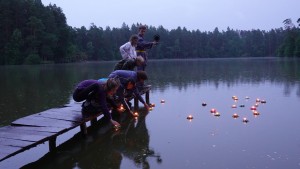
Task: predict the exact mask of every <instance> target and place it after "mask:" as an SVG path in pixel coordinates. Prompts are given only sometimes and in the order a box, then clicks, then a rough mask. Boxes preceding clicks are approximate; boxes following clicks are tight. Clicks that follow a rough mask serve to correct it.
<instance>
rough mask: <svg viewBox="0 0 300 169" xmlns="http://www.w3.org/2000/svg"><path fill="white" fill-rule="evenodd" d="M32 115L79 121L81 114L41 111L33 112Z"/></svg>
mask: <svg viewBox="0 0 300 169" xmlns="http://www.w3.org/2000/svg"><path fill="white" fill-rule="evenodd" d="M34 116H40V117H46V118H51V119H57V120H67V121H73V122H81V121H82V120H83V119H82V115H81V113H80V114H77V113H76V114H75V113H73V114H69V115H66V114H61V113H60V112H59V113H58V112H43V113H38V114H35V115H34Z"/></svg>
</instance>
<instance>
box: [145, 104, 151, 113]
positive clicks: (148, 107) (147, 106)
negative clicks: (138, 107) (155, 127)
mask: <svg viewBox="0 0 300 169" xmlns="http://www.w3.org/2000/svg"><path fill="white" fill-rule="evenodd" d="M144 107H145V108H146V109H147V110H148V111H149V110H150V106H149V105H148V104H147V103H145V104H144Z"/></svg>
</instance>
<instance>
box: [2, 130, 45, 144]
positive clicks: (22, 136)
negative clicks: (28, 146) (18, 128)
mask: <svg viewBox="0 0 300 169" xmlns="http://www.w3.org/2000/svg"><path fill="white" fill-rule="evenodd" d="M0 138H10V139H15V140H24V141H32V142H35V141H41V140H43V139H45V138H47V136H38V135H32V134H22V133H10V132H0Z"/></svg>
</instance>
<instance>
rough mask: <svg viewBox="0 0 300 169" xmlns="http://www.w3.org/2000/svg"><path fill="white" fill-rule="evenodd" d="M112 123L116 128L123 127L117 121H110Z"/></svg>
mask: <svg viewBox="0 0 300 169" xmlns="http://www.w3.org/2000/svg"><path fill="white" fill-rule="evenodd" d="M110 122H111V123H112V124H113V125H114V126H115V127H121V125H120V123H118V122H117V121H115V120H113V119H110Z"/></svg>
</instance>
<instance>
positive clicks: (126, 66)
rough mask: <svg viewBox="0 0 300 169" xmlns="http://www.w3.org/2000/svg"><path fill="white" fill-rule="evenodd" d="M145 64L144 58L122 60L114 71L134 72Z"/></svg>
mask: <svg viewBox="0 0 300 169" xmlns="http://www.w3.org/2000/svg"><path fill="white" fill-rule="evenodd" d="M143 64H144V58H143V57H142V56H137V57H136V58H132V59H122V60H120V61H119V62H118V63H117V64H116V65H115V68H114V70H134V69H135V67H137V66H142V65H143Z"/></svg>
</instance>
